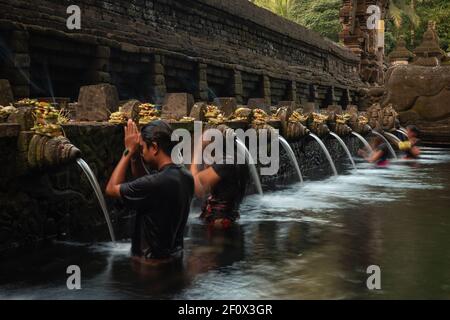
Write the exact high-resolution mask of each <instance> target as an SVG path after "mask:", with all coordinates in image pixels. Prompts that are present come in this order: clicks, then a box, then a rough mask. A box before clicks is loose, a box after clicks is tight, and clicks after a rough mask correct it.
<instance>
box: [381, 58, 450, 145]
mask: <svg viewBox="0 0 450 320" xmlns="http://www.w3.org/2000/svg"><path fill="white" fill-rule="evenodd" d="M449 101H450V66H449V65H442V66H436V67H427V66H419V65H397V66H393V67H391V68H390V69H389V71H388V75H387V81H386V85H385V99H384V104H389V103H392V104H393V105H394V106H395V109H396V110H397V111H398V112H399V118H400V122H401V124H402V125H403V126H408V125H416V126H417V127H418V128H419V129H420V130H421V132H422V134H421V139H422V141H423V142H424V143H425V144H429V145H445V146H450V104H449Z"/></svg>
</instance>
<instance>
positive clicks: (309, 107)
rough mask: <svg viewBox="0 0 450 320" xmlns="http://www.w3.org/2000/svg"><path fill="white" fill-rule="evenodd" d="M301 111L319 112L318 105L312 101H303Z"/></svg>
mask: <svg viewBox="0 0 450 320" xmlns="http://www.w3.org/2000/svg"><path fill="white" fill-rule="evenodd" d="M303 112H304V113H311V112H319V107H318V106H317V104H315V103H314V102H307V103H305V107H304V108H303Z"/></svg>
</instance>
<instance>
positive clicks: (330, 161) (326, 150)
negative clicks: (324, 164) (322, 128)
mask: <svg viewBox="0 0 450 320" xmlns="http://www.w3.org/2000/svg"><path fill="white" fill-rule="evenodd" d="M309 135H310V136H311V137H312V138H314V140H316V141H317V143H318V144H319V145H320V147H321V148H322V150H323V152H324V153H325V156H326V157H327V159H328V162H329V163H330V166H331V169H332V170H333V174H334V175H335V176H338V172H337V170H336V166H335V165H334V162H333V158H331V155H330V152H329V151H328V149H327V147H326V146H325V144H324V143H323V142H322V140H320V138H319V137H318V136H316V135H315V134H313V133H310V134H309Z"/></svg>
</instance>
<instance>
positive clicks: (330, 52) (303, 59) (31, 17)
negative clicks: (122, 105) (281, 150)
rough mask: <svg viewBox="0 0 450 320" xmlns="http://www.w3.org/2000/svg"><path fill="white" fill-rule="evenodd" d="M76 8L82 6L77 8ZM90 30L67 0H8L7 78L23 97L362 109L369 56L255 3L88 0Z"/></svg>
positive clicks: (4, 14)
mask: <svg viewBox="0 0 450 320" xmlns="http://www.w3.org/2000/svg"><path fill="white" fill-rule="evenodd" d="M70 4H72V3H70ZM76 4H77V5H79V6H80V8H81V27H82V29H81V30H74V31H69V30H68V29H67V27H66V20H67V18H68V16H69V15H68V14H67V13H66V10H67V7H68V5H69V3H68V2H67V1H63V0H37V1H32V2H30V1H26V0H14V1H13V0H0V39H1V41H0V47H1V48H2V52H3V53H4V54H3V55H2V56H3V58H2V59H1V60H0V78H7V79H9V80H10V82H11V84H12V87H13V91H14V94H15V96H16V98H22V97H28V96H29V95H31V96H62V97H71V98H72V99H76V97H77V95H78V89H79V87H80V86H82V85H87V84H97V83H102V82H107V83H112V84H115V85H116V86H117V87H118V88H119V94H120V96H121V99H124V100H125V99H129V98H138V99H141V100H150V101H153V102H159V100H161V99H162V97H164V95H165V94H166V93H167V92H191V93H193V94H194V96H195V97H196V99H197V100H207V99H208V100H212V99H213V98H214V97H215V96H233V97H236V98H238V101H239V102H240V103H244V104H245V103H246V102H247V100H248V99H249V98H265V99H266V100H267V101H268V102H272V101H271V100H273V102H274V103H277V102H279V101H281V100H296V101H301V100H302V101H304V102H307V101H312V102H317V103H318V104H320V105H321V106H324V107H325V106H327V105H328V104H333V103H335V104H344V105H345V104H347V103H350V102H353V103H356V101H355V100H356V99H357V89H358V88H359V87H360V86H362V83H361V82H360V79H359V75H358V68H359V58H357V57H356V56H355V55H354V54H352V53H351V52H350V51H348V50H347V49H345V48H343V47H340V46H338V45H336V44H334V43H332V42H331V41H329V40H327V39H323V38H321V37H320V36H319V35H318V34H316V33H315V32H312V31H310V30H307V29H305V28H303V27H301V26H299V25H297V24H294V23H292V22H289V21H287V20H285V19H282V18H280V17H278V16H276V15H274V14H272V13H270V12H268V11H267V10H264V9H261V8H258V7H256V6H254V5H253V4H251V3H250V2H249V1H247V0H227V1H219V0H147V1H143V0H132V1H123V0H102V1H100V0H99V1H92V0H79V1H77V2H76Z"/></svg>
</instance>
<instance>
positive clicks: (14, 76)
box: [6, 30, 31, 99]
mask: <svg viewBox="0 0 450 320" xmlns="http://www.w3.org/2000/svg"><path fill="white" fill-rule="evenodd" d="M28 40H29V34H28V32H27V31H24V30H15V31H13V32H12V34H11V46H10V47H11V54H10V56H9V57H8V58H9V59H8V61H7V64H6V75H7V77H8V79H9V81H10V83H11V87H12V91H13V94H14V97H15V98H16V99H21V98H27V97H29V96H30V77H31V75H30V66H31V58H30V50H29V44H28Z"/></svg>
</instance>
